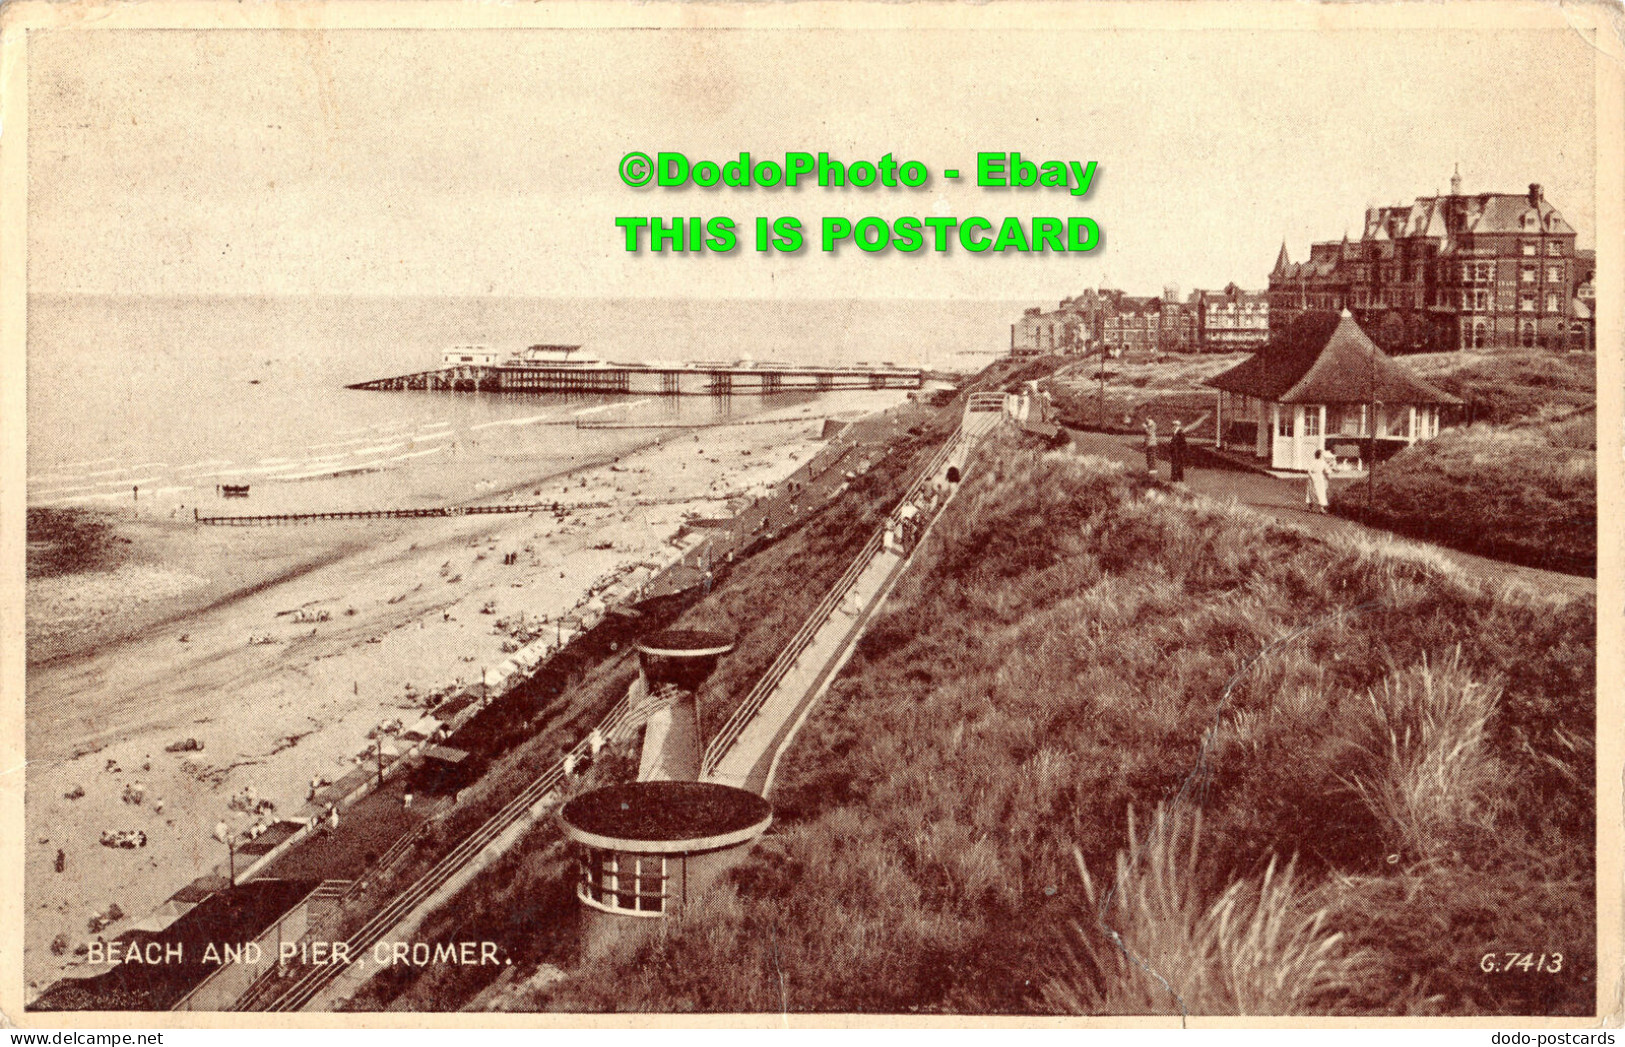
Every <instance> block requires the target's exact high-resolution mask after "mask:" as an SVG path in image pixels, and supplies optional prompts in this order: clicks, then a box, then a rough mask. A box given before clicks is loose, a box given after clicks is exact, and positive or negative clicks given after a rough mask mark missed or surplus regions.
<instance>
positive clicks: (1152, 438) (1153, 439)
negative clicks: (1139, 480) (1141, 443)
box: [1145, 418, 1157, 476]
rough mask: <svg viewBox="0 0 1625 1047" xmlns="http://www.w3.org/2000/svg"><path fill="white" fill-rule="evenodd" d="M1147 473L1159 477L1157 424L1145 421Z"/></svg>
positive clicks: (1149, 420) (1148, 420)
mask: <svg viewBox="0 0 1625 1047" xmlns="http://www.w3.org/2000/svg"><path fill="white" fill-rule="evenodd" d="M1145 471H1146V472H1148V473H1150V474H1151V475H1152V476H1155V475H1157V423H1156V422H1154V421H1152V420H1151V419H1149V418H1147V419H1146V420H1145Z"/></svg>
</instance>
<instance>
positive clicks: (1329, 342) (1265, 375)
mask: <svg viewBox="0 0 1625 1047" xmlns="http://www.w3.org/2000/svg"><path fill="white" fill-rule="evenodd" d="M1206 384H1207V385H1210V386H1212V387H1213V388H1215V389H1224V390H1226V391H1227V392H1232V393H1240V394H1242V395H1243V396H1252V397H1256V398H1258V399H1260V400H1269V401H1272V402H1274V403H1282V404H1357V403H1369V402H1371V401H1373V400H1380V401H1382V402H1383V403H1390V404H1459V403H1461V400H1460V399H1458V398H1457V397H1454V396H1451V395H1450V394H1449V393H1447V392H1444V391H1443V390H1441V389H1435V388H1434V387H1433V386H1431V385H1429V384H1428V383H1426V382H1424V381H1422V380H1421V379H1420V378H1418V377H1416V376H1415V375H1413V374H1411V372H1410V370H1409V369H1408V368H1406V367H1404V366H1402V365H1401V364H1398V363H1396V362H1395V361H1393V360H1392V359H1390V358H1389V357H1388V356H1387V355H1385V354H1384V353H1383V351H1382V350H1381V349H1378V348H1377V346H1376V344H1375V343H1374V342H1372V341H1371V339H1370V338H1367V337H1366V334H1365V332H1364V331H1362V330H1360V325H1359V324H1357V323H1355V322H1354V317H1353V316H1351V315H1350V314H1349V313H1348V311H1347V310H1345V311H1344V312H1343V315H1342V316H1341V317H1339V316H1338V315H1336V314H1335V313H1305V314H1303V315H1301V316H1299V317H1298V318H1296V319H1295V320H1294V321H1293V322H1292V323H1291V324H1290V325H1288V327H1287V329H1286V330H1285V331H1283V332H1282V334H1281V337H1280V338H1279V339H1278V340H1275V341H1272V342H1271V343H1270V345H1269V347H1268V348H1267V349H1265V350H1264V351H1263V352H1261V353H1258V354H1257V355H1255V356H1253V357H1252V358H1250V359H1248V360H1246V361H1244V362H1243V363H1241V364H1240V365H1238V366H1236V367H1233V368H1231V369H1230V370H1228V371H1225V372H1224V373H1223V374H1218V375H1215V376H1214V377H1212V378H1209V379H1208V380H1207V383H1206Z"/></svg>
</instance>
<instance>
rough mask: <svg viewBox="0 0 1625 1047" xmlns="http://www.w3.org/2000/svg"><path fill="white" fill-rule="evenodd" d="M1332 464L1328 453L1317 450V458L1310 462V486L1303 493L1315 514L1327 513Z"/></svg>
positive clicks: (1304, 498)
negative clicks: (1327, 491)
mask: <svg viewBox="0 0 1625 1047" xmlns="http://www.w3.org/2000/svg"><path fill="white" fill-rule="evenodd" d="M1330 470H1331V463H1330V462H1328V461H1327V460H1326V452H1325V451H1321V450H1317V451H1315V457H1314V458H1312V459H1311V460H1310V462H1309V486H1308V488H1307V489H1305V491H1304V493H1303V500H1304V501H1305V502H1306V503H1307V504H1309V505H1312V506H1314V507H1315V512H1317V513H1323V512H1325V511H1326V505H1327V497H1326V489H1327V483H1328V474H1329V472H1330Z"/></svg>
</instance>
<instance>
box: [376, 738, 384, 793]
mask: <svg viewBox="0 0 1625 1047" xmlns="http://www.w3.org/2000/svg"><path fill="white" fill-rule="evenodd" d="M374 752H376V753H377V754H378V785H379V787H380V788H382V787H383V784H384V725H383V724H379V725H378V741H377V745H376V747H375V749H374Z"/></svg>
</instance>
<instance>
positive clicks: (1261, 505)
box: [1067, 429, 1597, 596]
mask: <svg viewBox="0 0 1625 1047" xmlns="http://www.w3.org/2000/svg"><path fill="white" fill-rule="evenodd" d="M1067 431H1068V432H1069V433H1070V434H1071V436H1072V444H1073V447H1074V448H1075V449H1076V450H1077V452H1078V453H1080V454H1092V455H1099V456H1100V457H1102V458H1108V459H1111V460H1113V461H1117V462H1122V463H1124V464H1125V465H1128V466H1130V467H1132V468H1137V469H1143V468H1145V452H1144V451H1143V450H1142V449H1141V445H1140V441H1139V438H1138V437H1134V436H1120V435H1112V434H1108V433H1097V432H1086V431H1083V430H1078V429H1069V430H1067ZM1159 464H1160V463H1159ZM1158 475H1160V476H1164V477H1166V475H1167V472H1166V468H1165V467H1164V468H1162V469H1159V473H1158ZM1334 482H1336V481H1334ZM1344 482H1353V481H1344ZM1185 486H1186V487H1188V488H1189V489H1190V490H1191V491H1193V492H1195V493H1197V494H1201V495H1205V496H1207V497H1209V498H1215V499H1218V500H1219V501H1232V500H1233V501H1235V502H1236V503H1237V504H1239V505H1245V506H1247V507H1248V508H1250V509H1256V510H1258V511H1259V512H1262V513H1265V514H1267V515H1269V516H1271V517H1273V518H1274V519H1276V520H1279V521H1280V522H1282V523H1285V524H1290V525H1292V526H1295V527H1301V528H1303V529H1304V530H1306V531H1309V532H1310V533H1312V534H1318V535H1331V534H1341V535H1345V536H1351V537H1364V538H1369V539H1374V540H1377V541H1389V542H1397V543H1400V544H1408V545H1413V546H1415V547H1417V548H1421V549H1426V550H1428V551H1429V552H1431V553H1434V554H1437V555H1438V556H1440V557H1442V558H1443V559H1444V560H1446V561H1448V562H1450V563H1451V564H1453V565H1454V566H1456V567H1457V568H1459V569H1460V570H1461V572H1462V573H1463V574H1465V575H1467V576H1468V577H1469V578H1473V579H1475V580H1479V581H1490V582H1497V583H1505V584H1511V585H1520V586H1524V587H1527V588H1529V589H1532V590H1534V591H1536V592H1542V593H1552V592H1558V593H1567V594H1574V595H1581V594H1590V595H1592V596H1595V595H1596V593H1597V580H1596V579H1595V578H1586V577H1582V576H1579V575H1572V574H1563V573H1562V572H1559V571H1543V570H1540V569H1539V568H1536V567H1525V566H1523V565H1522V564H1513V563H1507V562H1505V561H1502V560H1491V559H1489V558H1488V557H1484V556H1477V555H1475V554H1473V553H1468V552H1462V551H1461V550H1459V549H1451V548H1448V547H1446V546H1442V545H1434V544H1432V543H1429V542H1423V541H1419V540H1417V539H1414V538H1409V537H1405V536H1401V535H1396V534H1394V533H1392V532H1390V531H1385V530H1383V529H1381V528H1378V527H1368V526H1367V525H1365V524H1362V523H1358V522H1356V521H1354V520H1348V519H1345V518H1343V517H1341V516H1332V515H1328V514H1322V513H1317V512H1314V511H1312V510H1311V509H1309V508H1308V507H1307V505H1306V504H1305V503H1304V497H1303V493H1304V481H1302V480H1298V479H1291V480H1281V479H1277V478H1276V477H1273V476H1265V475H1262V474H1259V473H1248V472H1242V471H1240V470H1230V469H1212V468H1206V467H1203V466H1190V465H1187V466H1186V467H1185Z"/></svg>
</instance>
